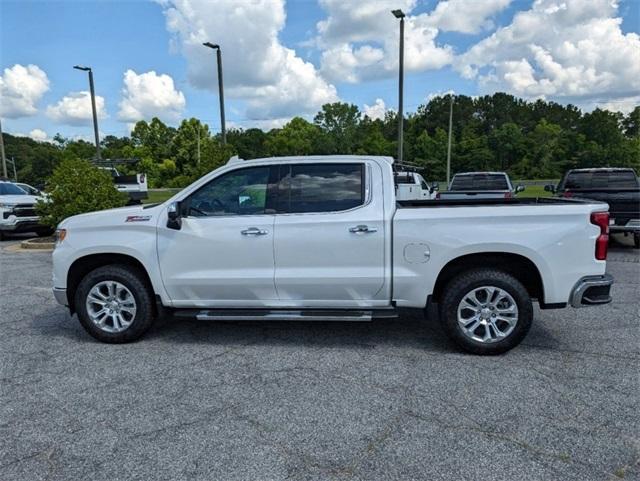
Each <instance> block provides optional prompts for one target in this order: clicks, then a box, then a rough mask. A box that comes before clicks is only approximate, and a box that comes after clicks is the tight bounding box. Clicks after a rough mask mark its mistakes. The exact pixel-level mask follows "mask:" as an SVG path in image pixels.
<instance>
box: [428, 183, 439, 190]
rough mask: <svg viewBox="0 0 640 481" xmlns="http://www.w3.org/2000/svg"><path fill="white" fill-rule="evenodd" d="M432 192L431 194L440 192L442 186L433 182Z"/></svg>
mask: <svg viewBox="0 0 640 481" xmlns="http://www.w3.org/2000/svg"><path fill="white" fill-rule="evenodd" d="M430 190H431V193H433V192H438V191H439V190H440V184H438V183H437V182H432V183H431V189H430Z"/></svg>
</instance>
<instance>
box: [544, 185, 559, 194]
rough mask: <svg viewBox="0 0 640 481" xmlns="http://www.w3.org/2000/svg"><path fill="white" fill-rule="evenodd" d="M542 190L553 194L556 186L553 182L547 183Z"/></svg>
mask: <svg viewBox="0 0 640 481" xmlns="http://www.w3.org/2000/svg"><path fill="white" fill-rule="evenodd" d="M544 190H545V192H551V193H552V194H555V192H556V186H555V185H553V184H547V185H545V186H544Z"/></svg>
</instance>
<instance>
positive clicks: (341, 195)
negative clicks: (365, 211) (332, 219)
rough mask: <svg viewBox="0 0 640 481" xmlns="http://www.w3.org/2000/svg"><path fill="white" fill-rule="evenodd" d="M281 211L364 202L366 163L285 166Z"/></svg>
mask: <svg viewBox="0 0 640 481" xmlns="http://www.w3.org/2000/svg"><path fill="white" fill-rule="evenodd" d="M281 169H283V170H281V180H280V184H279V188H278V212H283V213H304V212H337V211H341V210H348V209H353V208H354V207H358V206H360V205H363V204H364V191H365V189H364V164H359V163H358V164H325V163H323V164H294V165H283V166H281Z"/></svg>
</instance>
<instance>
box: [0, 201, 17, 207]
mask: <svg viewBox="0 0 640 481" xmlns="http://www.w3.org/2000/svg"><path fill="white" fill-rule="evenodd" d="M16 205H18V204H9V203H6V202H0V209H13V208H14V207H15V206H16Z"/></svg>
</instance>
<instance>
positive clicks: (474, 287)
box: [440, 269, 533, 354]
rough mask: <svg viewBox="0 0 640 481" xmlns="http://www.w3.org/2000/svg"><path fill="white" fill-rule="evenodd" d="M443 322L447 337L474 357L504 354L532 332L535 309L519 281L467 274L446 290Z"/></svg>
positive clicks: (496, 274) (491, 273)
mask: <svg viewBox="0 0 640 481" xmlns="http://www.w3.org/2000/svg"><path fill="white" fill-rule="evenodd" d="M440 309H441V312H440V319H441V321H442V324H443V327H444V330H445V332H446V333H447V335H448V336H449V337H450V338H451V339H452V340H453V341H454V342H455V343H456V344H457V345H458V346H460V347H461V348H462V349H464V350H465V351H469V352H472V353H474V354H500V353H503V352H506V351H508V350H510V349H512V348H513V347H515V346H517V345H518V344H520V342H521V341H522V339H524V337H525V336H526V334H527V332H529V329H530V328H531V322H532V320H533V306H532V304H531V298H530V296H529V293H528V292H527V290H526V289H525V287H524V286H523V285H522V283H520V281H518V280H517V279H516V278H515V277H513V276H512V275H510V274H507V273H505V272H502V271H498V270H493V269H477V270H472V271H467V272H464V273H462V274H460V275H458V276H457V277H455V278H454V279H452V280H451V281H450V282H449V284H448V285H447V287H446V288H445V294H444V296H443V298H442V302H441V307H440Z"/></svg>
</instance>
